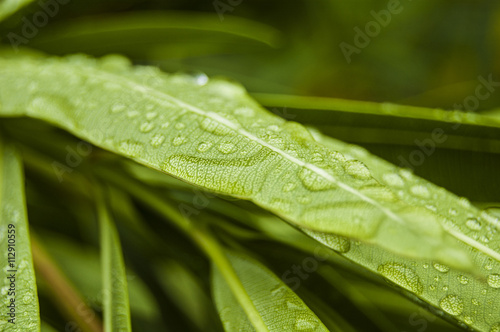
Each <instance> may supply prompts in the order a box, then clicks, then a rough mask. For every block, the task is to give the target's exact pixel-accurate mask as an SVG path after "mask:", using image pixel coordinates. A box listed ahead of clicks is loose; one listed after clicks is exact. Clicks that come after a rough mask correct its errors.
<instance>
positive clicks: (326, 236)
mask: <svg viewBox="0 0 500 332" xmlns="http://www.w3.org/2000/svg"><path fill="white" fill-rule="evenodd" d="M302 231H304V233H306V234H308V235H309V236H311V237H312V238H313V239H315V240H317V241H318V242H320V243H323V244H324V245H326V246H327V247H329V248H332V249H333V250H335V251H337V252H340V253H342V254H345V253H347V252H349V250H350V249H351V241H350V240H349V239H348V238H346V237H343V236H340V235H334V234H331V233H323V232H316V231H311V230H308V229H305V228H304V229H302Z"/></svg>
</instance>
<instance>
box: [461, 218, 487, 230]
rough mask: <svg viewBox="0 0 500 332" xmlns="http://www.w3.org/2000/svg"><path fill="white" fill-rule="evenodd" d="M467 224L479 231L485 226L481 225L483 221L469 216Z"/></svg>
mask: <svg viewBox="0 0 500 332" xmlns="http://www.w3.org/2000/svg"><path fill="white" fill-rule="evenodd" d="M465 225H466V226H467V227H469V229H471V230H473V231H479V230H481V228H482V227H483V226H482V225H481V223H480V222H479V221H478V220H477V219H475V218H469V219H467V222H466V223H465Z"/></svg>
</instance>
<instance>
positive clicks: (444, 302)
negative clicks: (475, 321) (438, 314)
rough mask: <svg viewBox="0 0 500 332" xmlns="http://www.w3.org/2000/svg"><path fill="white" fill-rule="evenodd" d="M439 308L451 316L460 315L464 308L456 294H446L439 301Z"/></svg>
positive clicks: (462, 302)
mask: <svg viewBox="0 0 500 332" xmlns="http://www.w3.org/2000/svg"><path fill="white" fill-rule="evenodd" d="M439 305H440V306H441V309H443V310H444V311H446V312H447V313H449V314H450V315H453V316H458V315H460V314H461V313H462V312H463V310H464V301H462V299H461V298H460V297H459V296H458V295H447V296H445V297H443V298H442V299H441V301H440V302H439Z"/></svg>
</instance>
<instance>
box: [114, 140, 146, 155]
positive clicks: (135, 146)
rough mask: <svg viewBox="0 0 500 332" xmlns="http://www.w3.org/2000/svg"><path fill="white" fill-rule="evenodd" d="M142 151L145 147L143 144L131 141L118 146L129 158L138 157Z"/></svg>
mask: <svg viewBox="0 0 500 332" xmlns="http://www.w3.org/2000/svg"><path fill="white" fill-rule="evenodd" d="M142 149H143V146H142V144H141V143H137V142H134V141H130V140H126V141H122V142H120V145H119V146H118V150H119V151H120V152H121V153H123V154H124V155H126V156H129V157H137V156H138V155H139V154H140V153H141V151H142Z"/></svg>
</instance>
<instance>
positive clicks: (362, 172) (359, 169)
mask: <svg viewBox="0 0 500 332" xmlns="http://www.w3.org/2000/svg"><path fill="white" fill-rule="evenodd" d="M345 169H346V171H347V173H348V174H349V175H351V176H352V177H355V178H357V179H360V180H368V179H370V178H371V173H370V171H369V170H368V168H367V167H366V166H365V164H363V163H362V162H360V161H357V160H349V161H348V162H346V164H345Z"/></svg>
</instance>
